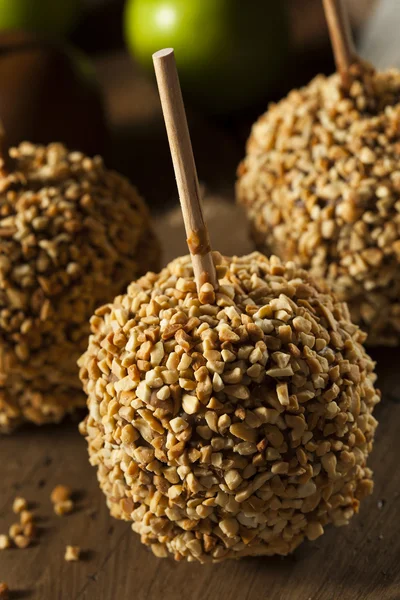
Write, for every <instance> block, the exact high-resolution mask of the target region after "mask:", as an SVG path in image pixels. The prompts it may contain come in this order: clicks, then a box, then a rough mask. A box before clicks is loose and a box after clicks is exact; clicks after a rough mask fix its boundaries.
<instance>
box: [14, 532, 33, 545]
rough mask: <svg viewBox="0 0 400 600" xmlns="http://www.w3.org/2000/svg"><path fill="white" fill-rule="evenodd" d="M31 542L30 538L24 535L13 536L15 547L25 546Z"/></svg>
mask: <svg viewBox="0 0 400 600" xmlns="http://www.w3.org/2000/svg"><path fill="white" fill-rule="evenodd" d="M30 543H31V539H30V538H29V537H27V536H25V535H22V534H21V535H16V536H15V538H14V544H15V545H16V546H17V548H21V549H22V548H27V547H28V546H29V544H30Z"/></svg>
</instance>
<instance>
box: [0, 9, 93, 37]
mask: <svg viewBox="0 0 400 600" xmlns="http://www.w3.org/2000/svg"><path fill="white" fill-rule="evenodd" d="M81 8H82V1H81V0H0V30H4V29H24V30H25V31H33V32H35V33H44V34H46V35H48V36H52V37H54V38H57V37H60V36H65V35H67V34H68V33H70V32H71V30H72V29H73V28H74V26H75V25H76V23H77V20H78V17H79V14H80V11H81Z"/></svg>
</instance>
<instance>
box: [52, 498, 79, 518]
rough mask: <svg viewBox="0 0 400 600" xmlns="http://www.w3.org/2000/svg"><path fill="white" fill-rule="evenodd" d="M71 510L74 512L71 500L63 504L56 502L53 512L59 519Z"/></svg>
mask: <svg viewBox="0 0 400 600" xmlns="http://www.w3.org/2000/svg"><path fill="white" fill-rule="evenodd" d="M73 510H74V503H73V502H72V500H65V501H63V502H57V504H55V505H54V512H55V513H56V515H58V516H59V517H62V516H64V515H68V514H69V513H71V512H72V511H73Z"/></svg>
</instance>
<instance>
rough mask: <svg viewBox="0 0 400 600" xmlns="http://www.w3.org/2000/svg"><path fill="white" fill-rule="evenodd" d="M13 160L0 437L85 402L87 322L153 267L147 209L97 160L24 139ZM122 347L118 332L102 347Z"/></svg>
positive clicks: (0, 287)
mask: <svg viewBox="0 0 400 600" xmlns="http://www.w3.org/2000/svg"><path fill="white" fill-rule="evenodd" d="M10 155H11V156H12V158H13V164H14V166H15V171H14V172H12V173H10V174H9V175H8V176H5V177H2V180H1V188H0V331H1V333H2V336H1V347H0V357H1V358H0V381H1V393H0V432H2V433H3V432H5V433H6V432H9V431H11V430H12V429H14V428H15V427H17V426H18V425H20V424H21V423H23V422H24V421H31V422H33V423H37V424H41V423H46V422H58V421H60V420H61V419H62V418H63V417H64V415H65V414H67V413H70V412H72V411H74V410H75V409H76V408H77V407H80V406H83V405H84V394H83V393H82V392H81V390H80V385H79V378H78V369H77V365H76V362H77V359H78V357H79V356H80V354H81V353H82V352H83V350H84V349H85V346H86V341H87V336H88V334H89V329H90V325H89V317H90V316H91V315H92V313H93V312H94V310H95V308H96V307H97V306H100V305H101V304H103V303H104V302H107V301H109V300H110V299H112V298H113V297H114V296H115V295H116V294H119V293H120V292H121V291H122V290H125V289H126V286H127V285H128V283H129V281H130V278H131V277H132V275H135V276H138V275H140V274H142V273H145V272H146V271H147V270H148V269H153V268H156V267H157V266H158V260H159V253H160V250H159V246H158V243H157V241H156V239H155V236H154V234H153V232H152V230H151V226H150V222H149V214H148V211H147V208H146V206H145V204H144V202H143V201H142V199H141V198H140V196H139V195H138V193H137V191H136V190H135V189H134V188H133V187H132V186H131V185H130V184H129V183H128V181H127V180H126V179H125V178H124V177H121V176H120V175H118V174H117V173H114V172H112V171H108V170H107V169H106V168H105V166H104V164H103V161H102V159H101V158H100V157H99V156H96V157H94V158H93V159H92V158H88V157H85V156H84V155H83V154H81V153H80V152H69V151H68V150H67V149H66V148H65V146H63V145H62V144H58V143H57V144H50V145H48V146H35V145H33V144H30V143H28V142H24V143H22V144H20V145H19V146H18V147H17V148H11V149H10ZM119 319H120V322H121V323H123V315H119ZM100 320H101V319H100V317H99V315H95V316H93V318H92V326H93V327H96V324H98V323H99V322H100ZM125 343H126V338H125V336H124V333H123V332H119V334H118V335H117V336H115V338H114V336H111V338H109V339H108V340H107V347H114V346H116V347H121V345H122V346H124V345H125ZM123 368H124V369H125V367H123ZM89 369H90V370H91V372H92V374H93V375H95V374H99V372H101V370H102V369H106V370H107V369H110V367H109V366H108V365H106V363H102V364H101V365H97V363H96V364H92V365H90V366H89ZM99 369H100V371H99Z"/></svg>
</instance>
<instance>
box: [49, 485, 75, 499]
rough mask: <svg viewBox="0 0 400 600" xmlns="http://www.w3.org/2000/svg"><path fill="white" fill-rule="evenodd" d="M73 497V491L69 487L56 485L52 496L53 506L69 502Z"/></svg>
mask: <svg viewBox="0 0 400 600" xmlns="http://www.w3.org/2000/svg"><path fill="white" fill-rule="evenodd" d="M71 495H72V490H71V488H70V487H69V486H68V485H56V487H55V488H54V489H53V491H52V492H51V494H50V500H51V502H52V503H53V504H58V503H59V502H65V501H66V500H69V499H70V498H71Z"/></svg>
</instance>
